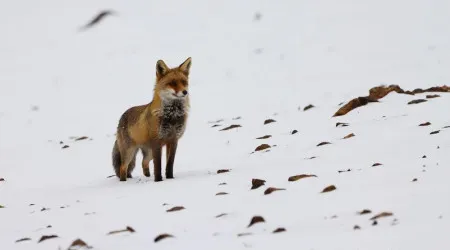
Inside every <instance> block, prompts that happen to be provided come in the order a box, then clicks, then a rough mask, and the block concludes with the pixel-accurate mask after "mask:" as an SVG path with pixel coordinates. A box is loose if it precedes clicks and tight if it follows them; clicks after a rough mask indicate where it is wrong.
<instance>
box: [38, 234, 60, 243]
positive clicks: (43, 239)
mask: <svg viewBox="0 0 450 250" xmlns="http://www.w3.org/2000/svg"><path fill="white" fill-rule="evenodd" d="M54 238H59V236H58V235H54V234H53V235H43V236H42V237H41V238H40V239H39V241H38V243H41V242H43V241H46V240H49V239H54Z"/></svg>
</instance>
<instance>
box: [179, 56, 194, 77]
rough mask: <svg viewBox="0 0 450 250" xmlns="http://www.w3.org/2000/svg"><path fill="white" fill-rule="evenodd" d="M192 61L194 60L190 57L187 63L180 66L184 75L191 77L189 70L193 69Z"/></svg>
mask: <svg viewBox="0 0 450 250" xmlns="http://www.w3.org/2000/svg"><path fill="white" fill-rule="evenodd" d="M191 61H192V59H191V58H190V57H189V58H188V59H186V61H184V62H183V63H182V64H181V65H180V66H178V68H179V69H180V70H181V71H183V73H184V74H185V75H186V76H188V75H189V69H190V68H191V64H192V63H191Z"/></svg>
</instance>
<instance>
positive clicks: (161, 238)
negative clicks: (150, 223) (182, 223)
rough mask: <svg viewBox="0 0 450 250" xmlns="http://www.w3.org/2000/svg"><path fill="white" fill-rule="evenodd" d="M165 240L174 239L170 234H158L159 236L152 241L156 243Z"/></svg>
mask: <svg viewBox="0 0 450 250" xmlns="http://www.w3.org/2000/svg"><path fill="white" fill-rule="evenodd" d="M166 238H175V237H174V236H173V235H171V234H166V233H164V234H160V235H158V236H156V237H155V239H154V240H153V241H154V242H158V241H160V240H163V239H166Z"/></svg>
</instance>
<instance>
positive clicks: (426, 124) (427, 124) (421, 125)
mask: <svg viewBox="0 0 450 250" xmlns="http://www.w3.org/2000/svg"><path fill="white" fill-rule="evenodd" d="M430 125H431V123H430V122H424V123H421V124H419V126H420V127H425V126H430Z"/></svg>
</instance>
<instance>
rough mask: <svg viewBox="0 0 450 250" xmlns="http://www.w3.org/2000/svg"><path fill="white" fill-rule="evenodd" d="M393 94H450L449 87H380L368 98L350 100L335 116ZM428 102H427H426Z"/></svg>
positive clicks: (374, 89)
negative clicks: (410, 88)
mask: <svg viewBox="0 0 450 250" xmlns="http://www.w3.org/2000/svg"><path fill="white" fill-rule="evenodd" d="M391 92H396V93H398V94H407V95H415V94H420V93H425V92H450V87H449V86H446V85H444V86H441V87H431V88H428V89H415V90H413V91H405V90H403V89H402V88H400V86H398V85H390V86H378V87H374V88H371V89H370V90H369V95H368V96H362V97H357V98H354V99H352V100H350V101H349V102H348V103H347V104H345V105H344V106H342V107H341V108H340V109H339V110H338V111H337V112H336V113H335V114H334V115H333V117H335V116H343V115H346V114H347V113H349V112H350V111H352V110H354V109H356V108H358V107H361V106H364V105H367V104H368V103H369V102H378V100H379V99H381V98H383V97H385V96H386V95H388V94H389V93H391ZM425 101H426V100H425Z"/></svg>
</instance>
